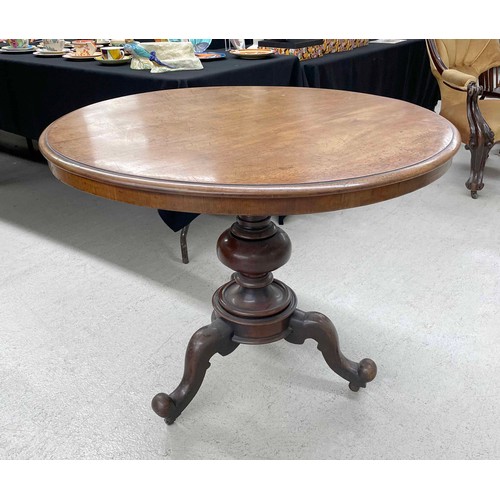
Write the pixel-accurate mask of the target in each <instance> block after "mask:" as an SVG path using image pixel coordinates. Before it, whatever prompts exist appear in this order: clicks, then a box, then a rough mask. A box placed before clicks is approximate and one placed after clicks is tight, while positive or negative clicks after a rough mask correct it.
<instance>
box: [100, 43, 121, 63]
mask: <svg viewBox="0 0 500 500" xmlns="http://www.w3.org/2000/svg"><path fill="white" fill-rule="evenodd" d="M101 53H102V58H103V59H105V60H106V61H111V60H119V59H123V58H124V57H125V51H124V50H123V47H119V46H117V47H115V46H111V47H102V48H101Z"/></svg>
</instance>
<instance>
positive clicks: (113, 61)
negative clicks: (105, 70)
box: [94, 56, 132, 65]
mask: <svg viewBox="0 0 500 500" xmlns="http://www.w3.org/2000/svg"><path fill="white" fill-rule="evenodd" d="M94 59H95V60H96V61H98V62H100V63H101V64H110V65H113V64H115V65H116V64H126V63H128V62H129V61H130V60H131V59H132V56H125V57H123V58H122V59H103V58H102V56H98V57H94Z"/></svg>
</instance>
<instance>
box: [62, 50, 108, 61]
mask: <svg viewBox="0 0 500 500" xmlns="http://www.w3.org/2000/svg"><path fill="white" fill-rule="evenodd" d="M100 55H101V53H100V52H96V53H95V54H92V55H91V56H77V55H76V54H75V53H74V52H70V53H69V54H64V55H63V57H64V59H69V60H70V61H92V60H94V59H95V58H96V57H98V56H100Z"/></svg>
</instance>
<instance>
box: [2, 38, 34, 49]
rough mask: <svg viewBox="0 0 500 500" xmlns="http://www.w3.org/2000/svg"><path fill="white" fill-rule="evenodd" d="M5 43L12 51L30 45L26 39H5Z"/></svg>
mask: <svg viewBox="0 0 500 500" xmlns="http://www.w3.org/2000/svg"><path fill="white" fill-rule="evenodd" d="M7 43H8V44H9V46H10V47H12V48H13V49H23V48H26V47H27V46H28V45H29V44H30V41H29V39H27V38H7Z"/></svg>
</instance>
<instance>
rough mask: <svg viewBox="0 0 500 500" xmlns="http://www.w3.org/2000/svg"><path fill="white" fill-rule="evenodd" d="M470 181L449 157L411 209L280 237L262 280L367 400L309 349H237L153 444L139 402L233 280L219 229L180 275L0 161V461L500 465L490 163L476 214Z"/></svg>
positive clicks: (311, 226)
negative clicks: (353, 371) (367, 369)
mask: <svg viewBox="0 0 500 500" xmlns="http://www.w3.org/2000/svg"><path fill="white" fill-rule="evenodd" d="M14 149H16V148H14ZM17 149H18V150H20V149H21V147H20V146H19V147H18V148H17ZM468 165H469V153H468V152H466V151H465V150H464V149H462V150H461V151H460V152H459V154H458V155H457V156H456V157H455V160H454V163H453V165H452V167H451V169H450V170H449V171H448V172H447V173H446V174H445V175H444V176H443V177H442V178H441V179H439V180H438V181H436V182H434V183H433V184H431V185H430V186H427V187H425V188H423V189H421V190H419V191H417V192H415V193H411V194H408V195H406V196H403V197H400V198H397V199H393V200H390V201H386V202H383V203H379V204H376V205H371V206H367V207H360V208H355V209H351V210H345V211H338V212H331V213H323V214H315V215H303V216H291V217H288V218H287V219H286V221H285V226H284V228H285V230H286V231H287V232H288V234H289V236H290V238H291V240H292V244H293V254H292V258H291V260H290V261H289V263H288V264H287V265H286V266H285V267H283V268H282V269H280V270H278V271H277V272H276V273H275V276H276V277H277V278H278V279H281V280H283V281H286V282H287V283H288V284H289V285H290V286H292V288H294V290H295V291H296V293H297V295H298V300H299V307H300V308H301V309H303V310H316V311H320V312H322V313H324V314H326V315H327V316H329V317H330V318H331V319H332V321H333V322H334V323H335V325H336V327H337V330H338V332H339V336H340V340H341V347H342V349H343V351H344V353H345V354H346V355H347V356H348V357H350V358H351V359H353V360H356V361H359V360H360V359H362V358H364V357H371V358H372V359H374V360H375V361H376V362H377V365H378V368H379V372H378V375H377V378H376V379H375V380H374V381H373V382H372V383H371V384H369V385H368V387H367V389H365V390H360V392H358V393H352V392H351V391H349V389H348V387H347V383H346V382H345V381H344V380H342V379H340V378H339V377H338V376H337V375H335V374H334V373H333V372H331V371H330V369H329V368H328V366H327V365H326V363H325V362H324V361H323V358H322V356H321V353H320V352H319V351H318V350H317V349H316V345H315V343H314V342H313V341H307V342H306V343H305V344H304V345H302V346H296V345H292V344H289V343H286V342H277V343H273V344H269V345H265V346H241V347H240V348H239V349H237V350H236V351H235V352H234V353H232V354H231V355H229V356H227V357H224V358H222V357H220V356H218V355H216V356H215V357H214V358H213V359H212V366H211V368H210V369H209V371H208V372H207V376H206V378H205V381H204V383H203V385H202V387H201V389H200V391H199V393H198V395H197V396H196V398H195V399H194V400H193V402H192V403H191V405H190V406H189V407H188V408H187V409H186V411H185V412H184V413H183V414H182V415H181V417H180V418H179V420H178V421H177V422H176V423H175V424H174V425H172V426H169V427H167V426H166V425H165V424H164V422H163V421H162V420H161V419H160V418H159V417H157V416H156V415H155V414H154V413H153V412H152V410H151V408H150V401H151V398H152V397H153V396H154V395H155V394H156V393H157V392H160V391H165V392H170V391H172V390H173V389H174V388H175V387H176V386H177V384H178V382H179V381H180V378H181V376H182V370H183V361H184V353H185V348H186V345H187V342H188V340H189V338H190V337H191V335H192V334H193V333H194V331H196V330H197V329H198V328H199V327H201V326H203V325H205V324H207V322H209V318H210V314H211V307H210V300H211V295H212V293H213V291H214V290H215V289H216V288H217V287H218V286H219V285H220V284H222V283H223V282H225V281H227V279H228V278H229V276H230V271H229V270H228V269H226V268H225V267H224V266H223V265H222V264H221V263H220V262H219V261H218V260H217V258H216V255H215V244H216V240H217V237H218V236H219V234H220V233H221V232H222V231H223V230H224V229H225V228H226V227H228V226H229V225H230V224H231V223H232V218H231V217H226V216H208V215H205V216H202V217H199V218H198V219H197V220H196V221H195V222H193V224H192V226H191V229H190V233H189V237H188V245H189V252H190V258H191V262H190V263H189V264H188V265H184V264H182V262H181V258H180V250H179V239H178V234H174V233H173V232H171V231H170V230H169V229H168V227H166V226H165V225H164V224H163V222H162V221H161V219H160V218H159V216H158V215H157V213H156V211H154V210H151V209H148V208H143V207H137V206H132V205H126V204H123V203H117V202H113V201H110V200H106V199H100V198H97V197H94V196H91V195H89V194H86V193H83V192H79V191H77V190H75V189H73V188H70V187H68V186H65V185H64V184H62V183H60V182H59V181H57V180H56V179H55V178H54V177H53V176H52V175H51V173H50V171H49V170H48V168H47V166H46V165H45V164H43V163H41V162H35V161H33V160H30V159H27V158H22V157H21V156H19V154H16V155H14V154H11V152H8V151H7V152H5V151H3V152H0V459H486V458H489V459H498V458H500V427H499V426H498V415H499V414H500V385H499V383H498V372H499V368H500V362H499V359H500V358H499V352H500V311H499V310H500V306H499V304H500V231H499V227H500V157H499V156H498V151H497V150H494V151H493V153H492V155H491V157H490V159H489V161H488V165H487V168H486V173H485V182H486V187H485V189H484V190H483V191H482V192H481V193H480V196H479V198H478V199H477V200H472V199H471V197H470V196H469V194H468V191H467V190H466V188H465V187H464V182H465V180H466V178H467V177H468V169H469V166H468Z"/></svg>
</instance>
